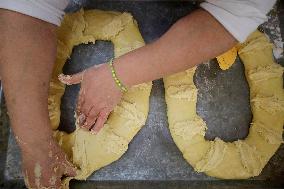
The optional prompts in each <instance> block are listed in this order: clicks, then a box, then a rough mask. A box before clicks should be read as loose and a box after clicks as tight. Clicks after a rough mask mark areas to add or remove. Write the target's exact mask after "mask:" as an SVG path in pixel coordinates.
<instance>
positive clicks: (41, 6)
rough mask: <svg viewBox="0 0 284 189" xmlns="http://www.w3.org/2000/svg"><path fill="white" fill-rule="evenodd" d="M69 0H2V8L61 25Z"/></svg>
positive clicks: (0, 4) (0, 1)
mask: <svg viewBox="0 0 284 189" xmlns="http://www.w3.org/2000/svg"><path fill="white" fill-rule="evenodd" d="M68 3H69V0H0V8H3V9H8V10H12V11H16V12H20V13H22V14H26V15H29V16H32V17H35V18H38V19H41V20H44V21H46V22H49V23H52V24H55V25H57V26H59V25H60V23H61V20H62V18H63V16H64V14H65V13H64V9H65V8H66V6H67V5H68Z"/></svg>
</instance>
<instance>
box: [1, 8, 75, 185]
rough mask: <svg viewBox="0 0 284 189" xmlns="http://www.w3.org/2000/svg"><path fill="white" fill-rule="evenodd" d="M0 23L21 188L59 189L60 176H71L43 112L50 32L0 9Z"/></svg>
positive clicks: (52, 51) (52, 48)
mask: <svg viewBox="0 0 284 189" xmlns="http://www.w3.org/2000/svg"><path fill="white" fill-rule="evenodd" d="M0 23H1V25H0V33H1V35H0V38H1V39H0V40H1V46H0V57H1V60H0V75H1V79H2V82H3V83H2V84H3V87H4V93H5V97H6V101H7V106H8V112H9V117H10V120H11V126H12V129H13V132H14V134H15V138H16V139H17V142H18V144H19V146H20V149H21V152H22V159H23V172H24V175H25V177H26V178H28V179H26V183H27V185H28V186H29V187H32V188H41V187H43V186H45V187H50V186H53V187H55V186H57V187H59V186H60V185H61V176H62V175H64V174H66V175H74V169H73V167H71V166H70V163H69V162H68V161H67V160H66V158H65V154H64V153H63V152H62V151H61V149H60V148H59V147H58V146H57V144H56V142H55V141H54V140H53V138H52V131H51V127H50V121H49V116H48V109H47V98H48V87H49V78H50V74H51V71H52V67H53V62H54V60H55V55H56V34H55V29H56V26H54V25H52V24H49V23H46V22H44V21H41V20H38V19H35V18H32V17H29V16H26V15H22V14H19V13H16V12H12V11H8V10H3V9H0ZM56 167H57V170H56V171H54V169H55V168H56ZM36 169H37V170H39V172H41V176H40V175H39V174H36V173H35V170H36ZM51 178H54V179H53V180H50V179H51Z"/></svg>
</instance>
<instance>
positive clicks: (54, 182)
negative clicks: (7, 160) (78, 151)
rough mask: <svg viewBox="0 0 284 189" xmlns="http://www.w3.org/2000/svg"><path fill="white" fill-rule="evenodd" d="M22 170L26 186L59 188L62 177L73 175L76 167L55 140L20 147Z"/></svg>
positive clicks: (38, 188)
mask: <svg viewBox="0 0 284 189" xmlns="http://www.w3.org/2000/svg"><path fill="white" fill-rule="evenodd" d="M22 159H23V161H22V162H23V164H22V170H23V175H24V179H25V183H26V186H27V187H28V188H32V189H42V188H49V189H58V188H59V189H60V188H61V187H62V179H63V178H64V177H67V176H68V177H74V176H75V175H76V168H75V167H74V166H73V165H72V164H71V163H70V162H69V161H68V160H67V156H66V154H65V153H64V152H63V151H62V150H61V149H60V148H59V146H58V145H57V143H56V142H55V141H50V142H46V141H45V144H38V145H37V146H36V147H32V146H27V147H26V148H24V149H23V148H22Z"/></svg>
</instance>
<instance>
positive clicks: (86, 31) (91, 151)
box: [48, 10, 152, 188]
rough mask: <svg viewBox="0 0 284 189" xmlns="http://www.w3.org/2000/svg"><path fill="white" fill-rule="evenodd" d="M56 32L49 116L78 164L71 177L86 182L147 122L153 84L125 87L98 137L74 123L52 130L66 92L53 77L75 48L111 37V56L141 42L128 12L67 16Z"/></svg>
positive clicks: (67, 186) (59, 136)
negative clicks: (68, 127)
mask: <svg viewBox="0 0 284 189" xmlns="http://www.w3.org/2000/svg"><path fill="white" fill-rule="evenodd" d="M57 33H58V49H57V58H56V65H55V68H54V70H53V75H52V80H51V82H50V91H49V99H48V102H49V104H48V105H49V106H48V107H49V115H50V119H51V125H52V128H53V130H54V136H55V138H56V139H57V140H58V143H59V145H60V146H61V147H62V148H63V150H64V151H65V152H66V153H67V155H68V156H69V158H70V159H71V161H72V163H73V164H75V165H76V166H77V167H78V171H77V176H76V177H75V179H79V180H84V179H86V178H87V177H88V176H89V175H91V174H92V173H93V172H94V171H96V170H98V169H100V168H102V167H104V166H106V165H108V164H110V163H112V162H114V161H116V160H117V159H119V158H120V157H121V156H122V155H123V154H124V153H125V152H126V150H127V148H128V144H129V142H130V141H131V140H132V138H133V137H134V136H135V135H136V133H137V132H138V131H139V130H140V129H141V127H142V126H143V125H144V124H145V122H146V118H147V114H148V111H149V96H150V92H151V87H152V83H147V84H146V83H145V84H141V85H138V86H134V87H133V88H131V89H129V91H128V92H127V93H125V94H124V96H123V99H122V102H121V103H120V104H119V105H118V106H117V107H116V108H115V109H114V111H113V112H112V113H111V115H110V116H109V118H108V120H107V123H106V124H105V126H104V127H103V129H102V130H101V131H100V132H99V133H98V134H97V135H93V134H91V133H90V132H88V131H85V130H83V129H80V128H79V127H77V126H76V130H75V131H74V132H73V133H71V134H67V133H64V132H60V131H56V129H57V127H58V125H59V120H60V103H61V97H62V95H63V94H64V90H65V86H64V85H63V84H61V83H60V82H59V81H58V79H57V76H58V75H59V74H60V73H62V67H63V65H64V64H65V62H66V60H67V59H68V58H69V57H70V54H71V52H72V49H73V47H74V46H76V45H79V44H81V43H89V42H92V43H95V41H96V40H110V41H112V43H113V44H114V54H115V57H118V56H121V55H123V54H125V53H127V52H129V51H131V50H134V49H136V48H139V47H141V46H143V45H144V44H145V43H144V40H143V38H142V36H141V34H140V32H139V29H138V26H137V23H136V21H135V20H134V19H133V17H132V16H131V15H130V14H129V13H119V12H112V11H100V10H88V11H83V10H81V11H79V12H76V13H73V14H67V15H66V16H65V17H64V20H63V22H62V24H61V26H60V27H59V28H58V32H57ZM71 179H72V178H67V179H66V180H65V182H64V188H69V181H70V180H71Z"/></svg>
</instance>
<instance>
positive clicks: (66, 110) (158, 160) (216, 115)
mask: <svg viewBox="0 0 284 189" xmlns="http://www.w3.org/2000/svg"><path fill="white" fill-rule="evenodd" d="M74 2H75V3H73V4H72V5H71V6H69V7H68V9H67V11H75V10H78V9H79V8H80V7H81V6H82V5H84V6H85V8H86V9H93V8H96V9H102V10H117V11H121V12H123V11H127V12H130V13H132V15H133V16H134V18H135V19H136V20H137V22H138V24H139V29H140V31H141V34H142V36H143V38H144V40H145V41H146V43H150V42H152V41H154V40H156V39H157V38H159V37H160V36H161V35H162V34H163V33H165V32H166V31H167V30H168V28H169V27H170V26H171V25H172V24H173V23H174V22H175V21H176V20H178V19H179V18H181V17H182V16H185V15H187V14H188V13H190V12H191V11H193V10H195V9H196V8H198V6H197V4H196V3H192V2H184V1H183V2H177V1H175V2H165V1H157V2H149V1H147V2H145V1H74ZM276 24H279V22H278V23H276ZM266 29H267V28H265V27H264V30H266ZM267 30H269V29H267ZM272 30H274V29H272ZM268 33H269V31H268ZM269 34H270V33H269ZM272 37H273V35H272ZM204 48H206V47H204ZM111 57H113V45H112V44H111V43H110V42H106V41H97V42H96V44H95V45H93V44H88V45H78V46H77V47H75V48H74V49H73V53H72V56H71V59H70V60H68V61H67V63H66V65H65V66H64V73H66V74H73V73H76V72H79V71H81V70H83V69H85V68H88V67H90V66H92V65H95V64H100V63H102V62H106V61H107V60H109V59H110V58H111ZM194 78H195V79H194V81H195V84H196V85H197V88H198V89H199V92H198V102H197V112H198V114H199V115H200V116H201V117H202V118H203V119H205V121H206V122H207V125H208V130H207V132H206V138H207V139H208V140H212V139H214V137H220V138H222V139H223V140H225V141H234V140H237V139H243V138H245V137H246V136H247V134H248V129H249V123H250V122H251V119H252V114H251V111H250V104H249V88H248V84H247V82H246V79H245V76H244V68H243V65H242V63H241V61H240V60H239V59H237V61H236V63H235V64H234V65H233V66H232V68H231V69H229V70H227V71H221V70H220V68H219V67H218V65H217V64H216V62H215V61H214V60H213V61H210V62H207V63H204V64H202V65H200V66H198V68H197V71H196V74H195V77H194ZM78 91H79V86H78V85H74V86H67V88H66V92H65V94H64V96H63V99H62V106H61V110H62V116H61V124H60V127H59V128H60V129H61V130H65V131H68V132H72V130H73V129H74V127H73V125H74V121H75V120H74V116H73V112H74V110H75V105H76V98H77V94H78ZM283 152H284V147H283V145H282V146H281V147H280V148H279V150H278V151H277V153H276V154H275V155H274V156H273V157H272V158H271V160H270V161H269V163H268V164H267V166H266V167H265V168H264V170H263V171H262V173H261V175H260V176H258V177H254V178H251V179H249V180H244V181H240V180H232V181H225V180H219V179H214V178H212V177H209V176H206V175H205V174H203V173H197V172H195V171H194V170H193V168H192V167H191V166H190V165H189V164H188V163H187V162H186V161H185V160H184V159H183V157H182V154H181V152H180V151H179V150H178V149H177V147H176V145H175V144H174V142H173V140H172V138H171V136H170V133H169V130H168V123H167V116H166V104H165V100H164V87H163V82H162V80H157V81H154V84H153V89H152V92H151V97H150V112H149V115H148V119H147V122H146V125H145V126H144V127H143V128H142V129H141V130H140V132H139V133H138V134H137V136H136V137H135V138H134V139H133V141H132V142H131V143H130V144H129V149H128V151H127V152H126V153H125V154H124V155H123V156H122V158H120V159H119V160H118V161H116V162H114V163H112V164H110V165H109V166H106V167H104V168H102V169H100V170H99V171H97V172H95V173H94V174H93V175H92V176H90V177H89V178H88V181H87V182H80V181H75V182H72V186H73V187H74V188H95V187H96V188H110V187H114V188H196V187H199V188H200V187H204V188H212V187H213V188H214V187H216V188H217V187H218V188H228V187H229V188H239V187H250V188H273V187H274V188H275V187H280V188H281V187H282V186H284V185H283V180H284V153H283ZM5 179H6V180H7V181H17V182H22V175H21V171H20V154H19V149H18V147H17V145H16V143H15V140H14V138H13V136H12V135H10V136H9V144H8V150H7V158H6V165H5Z"/></svg>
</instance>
